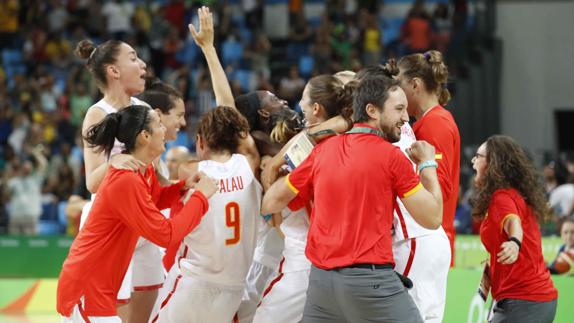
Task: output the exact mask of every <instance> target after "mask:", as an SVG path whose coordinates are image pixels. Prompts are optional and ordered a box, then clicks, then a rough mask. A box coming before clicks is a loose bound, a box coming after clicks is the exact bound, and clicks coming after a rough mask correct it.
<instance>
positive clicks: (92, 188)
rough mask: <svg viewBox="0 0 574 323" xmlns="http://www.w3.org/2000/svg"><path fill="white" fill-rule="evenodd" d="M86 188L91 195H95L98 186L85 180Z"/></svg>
mask: <svg viewBox="0 0 574 323" xmlns="http://www.w3.org/2000/svg"><path fill="white" fill-rule="evenodd" d="M86 188H87V189H88V191H89V192H90V193H92V194H96V192H97V191H98V185H96V183H94V182H92V181H89V180H86Z"/></svg>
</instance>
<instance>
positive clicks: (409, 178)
mask: <svg viewBox="0 0 574 323" xmlns="http://www.w3.org/2000/svg"><path fill="white" fill-rule="evenodd" d="M390 172H391V178H392V185H393V188H394V191H395V192H396V194H397V196H398V197H399V198H407V197H409V196H411V195H412V194H414V193H416V192H417V191H418V190H420V189H421V188H422V187H423V185H422V184H421V182H420V180H419V177H418V176H417V175H416V174H415V171H414V170H413V164H412V163H411V161H410V160H409V159H408V158H407V157H406V156H405V155H404V154H403V153H402V152H401V150H400V149H399V148H396V149H393V150H392V156H391V167H390Z"/></svg>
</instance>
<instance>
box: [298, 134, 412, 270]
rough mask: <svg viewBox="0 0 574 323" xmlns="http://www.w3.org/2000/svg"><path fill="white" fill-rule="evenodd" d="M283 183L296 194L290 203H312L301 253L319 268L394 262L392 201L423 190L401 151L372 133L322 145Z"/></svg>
mask: <svg viewBox="0 0 574 323" xmlns="http://www.w3.org/2000/svg"><path fill="white" fill-rule="evenodd" d="M356 126H360V127H369V126H368V125H365V124H357V125H356ZM287 184H288V185H289V187H290V188H291V189H292V190H293V192H295V193H296V194H297V195H298V198H296V199H295V201H294V203H297V201H300V200H301V199H302V200H310V199H313V200H314V207H313V211H312V214H311V217H310V227H309V234H308V236H307V248H306V252H305V253H306V255H307V258H308V259H309V260H310V261H311V262H312V263H313V265H315V266H316V267H318V268H322V269H333V268H336V267H344V266H348V265H351V264H359V263H369V264H385V263H389V264H394V260H393V252H392V242H391V226H392V223H393V205H394V202H395V199H396V197H397V196H401V197H407V196H409V195H411V194H413V193H414V192H416V191H417V190H419V189H420V188H421V187H422V184H421V183H420V181H419V178H418V177H417V176H416V174H415V173H414V171H413V167H412V164H411V162H410V161H409V160H408V159H407V158H406V157H405V155H404V154H403V153H402V152H401V150H400V149H399V148H397V147H395V146H393V145H392V144H390V143H389V142H387V141H386V140H384V139H382V138H381V137H379V136H377V135H374V134H345V135H340V136H336V137H332V138H330V139H327V140H325V141H323V142H321V143H320V144H319V145H317V146H316V147H315V148H314V149H313V151H312V152H311V154H310V155H309V157H307V159H305V161H304V162H303V163H302V164H301V165H299V167H297V168H296V169H295V170H294V171H293V173H291V174H290V175H289V176H288V177H287Z"/></svg>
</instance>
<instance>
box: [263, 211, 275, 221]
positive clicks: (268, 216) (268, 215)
mask: <svg viewBox="0 0 574 323" xmlns="http://www.w3.org/2000/svg"><path fill="white" fill-rule="evenodd" d="M261 216H262V217H263V219H264V220H265V222H269V220H271V217H272V216H273V214H272V213H269V214H261Z"/></svg>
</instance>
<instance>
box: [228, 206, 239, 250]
mask: <svg viewBox="0 0 574 323" xmlns="http://www.w3.org/2000/svg"><path fill="white" fill-rule="evenodd" d="M239 214H240V213H239V204H237V203H236V202H230V203H227V205H226V206H225V225H226V226H227V227H229V228H233V237H232V238H231V239H225V245H226V246H229V245H234V244H236V243H238V242H239V240H240V239H241V229H240V223H241V220H240V219H241V217H240V215H239Z"/></svg>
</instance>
